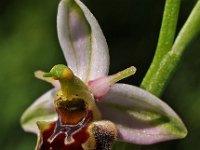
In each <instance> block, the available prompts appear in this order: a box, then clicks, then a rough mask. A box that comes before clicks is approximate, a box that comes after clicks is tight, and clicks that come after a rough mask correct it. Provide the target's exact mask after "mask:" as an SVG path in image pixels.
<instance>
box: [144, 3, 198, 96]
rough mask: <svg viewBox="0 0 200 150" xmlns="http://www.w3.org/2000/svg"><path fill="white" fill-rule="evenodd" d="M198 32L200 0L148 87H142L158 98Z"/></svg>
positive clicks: (150, 79) (149, 81) (145, 85)
mask: <svg viewBox="0 0 200 150" xmlns="http://www.w3.org/2000/svg"><path fill="white" fill-rule="evenodd" d="M199 32H200V0H198V1H197V3H196V5H195V7H194V8H193V10H192V12H191V14H190V16H189V17H188V19H187V20H186V22H185V24H184V26H183V27H182V29H181V31H180V32H179V34H178V36H177V38H176V40H175V42H174V45H173V47H172V49H171V51H169V52H168V53H167V54H166V55H165V56H164V57H163V59H162V60H161V61H160V62H159V65H158V66H157V69H156V70H155V72H154V75H153V76H152V77H151V78H149V80H148V85H147V84H142V86H143V87H144V88H145V89H147V90H148V91H150V92H151V93H153V94H155V95H157V96H160V95H161V94H162V92H163V91H164V89H165V87H166V85H167V83H168V81H169V79H170V78H171V76H172V75H173V72H174V71H175V69H176V67H177V64H178V63H179V62H180V60H181V57H182V54H183V52H184V50H185V49H186V47H187V46H188V45H189V44H190V43H191V41H192V40H193V39H194V38H195V37H196V36H197V35H198V34H199Z"/></svg>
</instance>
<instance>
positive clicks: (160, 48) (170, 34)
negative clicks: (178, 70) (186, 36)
mask: <svg viewBox="0 0 200 150" xmlns="http://www.w3.org/2000/svg"><path fill="white" fill-rule="evenodd" d="M179 7H180V0H166V3H165V8H164V13H163V20H162V25H161V29H160V34H159V39H158V44H157V48H156V52H155V55H154V58H153V61H152V63H151V66H150V68H149V69H148V72H147V74H146V75H145V77H144V78H143V81H142V83H141V87H142V88H144V89H146V90H148V91H150V92H152V91H151V88H149V84H150V83H151V82H152V81H151V80H152V78H153V76H154V75H155V72H156V71H157V69H158V67H159V65H160V62H161V60H162V59H163V57H164V56H165V55H166V54H167V52H168V51H170V50H171V47H172V45H173V42H174V36H175V32H176V24H177V19H178V14H179Z"/></svg>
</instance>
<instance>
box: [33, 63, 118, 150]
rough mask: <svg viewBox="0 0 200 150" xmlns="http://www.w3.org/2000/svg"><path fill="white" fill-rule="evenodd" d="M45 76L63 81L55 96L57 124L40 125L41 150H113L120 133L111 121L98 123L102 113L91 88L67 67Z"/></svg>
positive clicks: (42, 123) (57, 67) (60, 67)
mask: <svg viewBox="0 0 200 150" xmlns="http://www.w3.org/2000/svg"><path fill="white" fill-rule="evenodd" d="M44 76H47V77H52V78H54V79H56V80H59V82H60V85H61V89H60V90H58V91H57V92H56V94H55V96H54V106H55V110H56V112H57V115H58V119H57V121H54V122H44V121H40V122H38V123H37V125H38V127H39V130H40V135H39V137H40V139H39V141H38V144H37V147H36V149H37V150H88V149H92V150H95V149H102V150H103V149H104V150H109V149H111V147H112V143H113V141H114V140H116V137H117V130H116V127H115V125H114V124H113V123H112V122H110V121H98V120H99V119H100V118H101V117H100V113H99V111H98V109H97V107H96V105H95V100H94V97H93V95H92V93H91V92H90V90H89V89H88V88H87V86H86V85H85V84H84V83H83V82H82V81H81V80H80V79H79V78H78V77H76V76H74V75H73V73H72V71H71V70H70V69H69V68H67V67H66V66H64V65H56V66H54V67H53V68H52V69H51V71H50V73H46V74H44Z"/></svg>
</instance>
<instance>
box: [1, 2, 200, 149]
mask: <svg viewBox="0 0 200 150" xmlns="http://www.w3.org/2000/svg"><path fill="white" fill-rule="evenodd" d="M58 2H59V0H51V1H49V0H1V1H0V117H1V121H0V149H1V150H32V149H34V147H35V143H36V136H35V135H32V134H29V133H25V132H24V131H23V130H22V129H21V127H20V123H19V119H20V116H21V114H22V113H23V111H24V110H25V109H26V108H27V107H28V106H29V105H30V104H31V103H32V102H33V101H34V100H35V99H36V98H37V97H39V96H40V95H41V94H42V93H44V92H45V91H47V90H48V89H50V88H51V85H49V84H47V83H45V82H42V81H39V80H37V79H35V78H34V76H33V73H34V71H35V70H38V69H43V70H49V69H50V68H51V67H52V66H53V65H55V64H58V63H65V60H64V57H63V55H62V52H61V50H60V46H59V43H58V39H57V34H56V13H57V5H58ZM195 2H196V0H182V4H181V10H180V17H179V21H178V30H177V31H179V29H180V28H181V26H182V25H183V23H184V22H185V20H186V18H187V16H188V15H189V12H190V11H191V9H192V7H193V6H194V4H195ZM84 3H85V4H86V5H87V6H88V7H89V9H90V10H91V11H92V12H93V14H94V15H95V16H96V18H97V19H98V21H99V24H100V25H101V27H102V30H103V32H104V34H105V37H106V39H107V42H108V45H109V49H110V57H111V65H110V66H111V68H110V73H115V72H117V71H119V70H122V69H125V68H127V67H129V66H131V65H134V66H136V67H137V70H138V71H137V73H136V75H135V76H134V77H132V78H129V79H127V80H124V82H127V83H130V84H134V85H139V84H140V82H141V80H142V78H143V76H144V75H145V72H146V71H147V69H148V67H149V65H150V62H151V60H152V58H153V55H154V50H155V48H156V43H157V39H158V34H159V29H160V25H161V19H162V11H163V7H164V3H165V1H164V0H154V1H150V0H84ZM199 50H200V36H199V37H198V38H197V39H196V40H194V41H193V43H192V44H191V45H190V46H189V47H188V48H187V51H186V53H185V54H184V57H183V59H182V62H181V63H180V64H179V67H178V69H177V71H176V73H175V75H174V77H173V79H172V80H171V82H170V84H169V86H168V87H167V89H166V91H165V93H164V95H163V97H162V99H164V100H165V101H166V102H167V103H168V104H169V105H170V106H171V107H172V108H173V109H174V110H175V111H176V112H177V113H178V114H179V115H180V117H181V118H182V119H183V121H184V122H185V124H186V126H187V128H188V131H189V134H188V136H187V137H186V138H185V139H183V140H175V141H169V142H165V143H160V144H156V145H151V146H142V147H141V149H142V150H147V149H148V150H168V149H177V150H197V149H200V142H199V140H200V59H199V58H200V51H199ZM119 145H120V146H121V145H123V147H124V149H133V147H135V146H133V145H131V144H128V145H124V144H122V143H120V144H119V143H118V144H117V145H115V147H117V146H119Z"/></svg>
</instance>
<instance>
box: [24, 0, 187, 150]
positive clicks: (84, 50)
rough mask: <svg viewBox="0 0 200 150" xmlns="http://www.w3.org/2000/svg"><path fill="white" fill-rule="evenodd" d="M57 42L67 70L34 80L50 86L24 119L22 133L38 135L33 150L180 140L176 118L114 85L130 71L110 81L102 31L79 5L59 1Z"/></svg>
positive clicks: (143, 95) (147, 97)
mask: <svg viewBox="0 0 200 150" xmlns="http://www.w3.org/2000/svg"><path fill="white" fill-rule="evenodd" d="M57 30H58V38H59V42H60V45H61V48H62V50H63V53H64V56H65V59H66V61H67V65H68V67H67V66H65V65H61V64H59V65H55V66H54V67H53V68H52V69H51V70H50V72H48V73H44V72H43V71H37V72H36V73H35V75H36V77H37V78H39V79H42V80H45V81H47V82H49V83H51V84H53V85H54V88H53V89H52V90H50V91H48V92H46V93H45V94H44V95H42V96H41V97H39V98H38V99H37V100H36V101H35V102H34V103H33V104H32V105H31V106H30V107H29V108H28V109H27V110H26V111H25V112H24V114H23V115H22V118H21V124H22V127H23V129H24V130H25V131H28V132H33V133H36V134H37V135H38V142H37V146H36V149H42V150H46V149H52V150H54V149H69V150H71V149H86V150H87V149H111V147H112V143H113V141H114V140H119V141H125V142H129V143H134V144H153V143H157V142H162V141H166V140H171V139H179V138H183V137H185V136H186V134H187V129H186V127H185V126H184V124H183V122H182V121H181V119H180V118H179V116H178V115H177V114H176V113H175V112H174V111H173V110H172V109H171V108H170V107H169V106H168V105H167V104H166V103H164V102H163V101H162V100H160V99H159V98H157V97H156V96H154V95H152V94H151V93H149V92H147V91H145V90H143V89H141V88H139V87H136V86H133V85H127V84H119V83H116V82H118V81H119V80H121V79H123V78H126V77H129V76H130V75H133V74H134V73H135V71H136V69H135V68H134V67H130V68H128V69H125V70H124V71H121V72H119V73H116V74H114V75H110V76H108V70H109V53H108V47H107V44H106V40H105V38H104V35H103V33H102V31H101V28H100V26H99V24H98V22H97V21H96V19H95V18H94V16H93V15H92V13H91V12H90V11H89V10H88V8H87V7H86V6H85V5H84V4H83V3H82V2H81V1H80V0H61V1H60V4H59V7H58V15H57Z"/></svg>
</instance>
